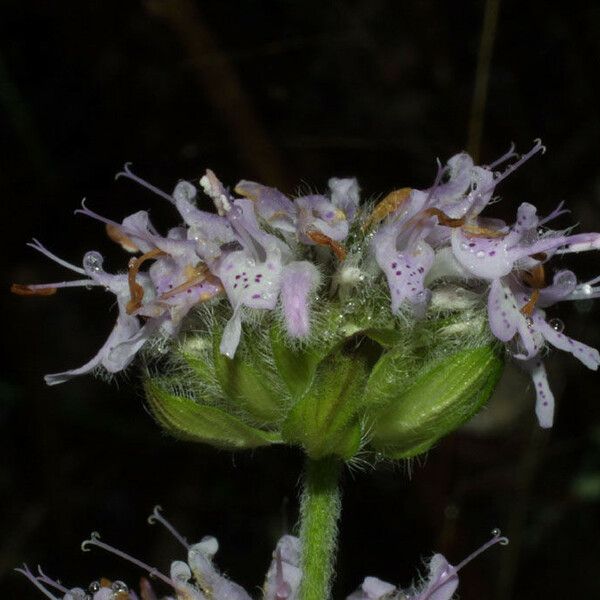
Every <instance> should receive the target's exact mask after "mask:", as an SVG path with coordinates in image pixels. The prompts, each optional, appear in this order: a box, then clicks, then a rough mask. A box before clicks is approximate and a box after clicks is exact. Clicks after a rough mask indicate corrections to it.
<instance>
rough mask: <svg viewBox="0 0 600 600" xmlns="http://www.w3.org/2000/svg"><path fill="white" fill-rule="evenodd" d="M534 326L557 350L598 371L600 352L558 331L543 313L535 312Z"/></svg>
mask: <svg viewBox="0 0 600 600" xmlns="http://www.w3.org/2000/svg"><path fill="white" fill-rule="evenodd" d="M533 326H534V327H535V329H536V330H537V331H538V332H539V333H541V334H542V335H543V336H544V338H545V339H546V340H547V341H548V342H550V343H551V344H552V345H553V346H554V347H555V348H558V349H559V350H564V351H565V352H569V353H570V354H572V355H573V356H574V357H575V358H577V359H579V360H580V361H581V362H582V363H583V364H584V365H585V366H586V367H587V368H588V369H592V370H593V371H596V370H597V369H598V366H599V365H600V354H599V353H598V350H596V349H595V348H592V347H591V346H588V345H586V344H582V343H581V342H578V341H576V340H573V339H572V338H570V337H568V336H567V335H565V334H564V333H562V332H561V331H558V330H556V329H554V327H552V325H550V324H549V323H548V322H546V320H545V318H544V316H543V313H542V311H535V313H534V315H533Z"/></svg>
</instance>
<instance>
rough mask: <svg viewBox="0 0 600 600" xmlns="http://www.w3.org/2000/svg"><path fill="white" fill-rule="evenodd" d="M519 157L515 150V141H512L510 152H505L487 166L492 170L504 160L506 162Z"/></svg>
mask: <svg viewBox="0 0 600 600" xmlns="http://www.w3.org/2000/svg"><path fill="white" fill-rule="evenodd" d="M518 157H519V155H518V154H517V153H516V152H515V143H514V142H511V143H510V148H509V150H508V152H506V153H505V154H503V155H502V156H501V157H500V158H498V159H496V160H495V161H494V162H493V163H491V164H489V165H487V168H488V169H489V170H490V171H492V170H493V169H495V168H496V167H497V166H498V165H501V164H502V163H503V162H506V161H507V160H510V159H511V158H518Z"/></svg>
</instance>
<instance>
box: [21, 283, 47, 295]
mask: <svg viewBox="0 0 600 600" xmlns="http://www.w3.org/2000/svg"><path fill="white" fill-rule="evenodd" d="M10 291H11V292H12V293H13V294H16V295H17V296H52V295H53V294H56V288H55V287H37V286H34V285H25V284H22V283H13V284H12V285H11V286H10Z"/></svg>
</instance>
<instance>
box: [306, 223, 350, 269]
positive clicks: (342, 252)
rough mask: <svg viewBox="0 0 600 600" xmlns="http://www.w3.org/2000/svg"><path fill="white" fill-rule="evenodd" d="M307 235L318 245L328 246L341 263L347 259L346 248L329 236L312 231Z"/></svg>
mask: <svg viewBox="0 0 600 600" xmlns="http://www.w3.org/2000/svg"><path fill="white" fill-rule="evenodd" d="M306 235H308V237H309V238H310V239H311V240H312V241H313V242H314V243H315V244H317V245H319V246H327V247H328V248H329V249H331V251H332V252H333V253H334V254H335V255H336V256H337V258H338V260H339V261H340V262H341V261H343V260H344V259H345V258H346V248H344V246H342V244H340V243H338V242H336V241H335V240H332V239H331V238H330V237H329V236H328V235H325V234H324V233H321V232H320V231H316V230H314V229H313V230H312V231H309V232H308V233H307V234H306Z"/></svg>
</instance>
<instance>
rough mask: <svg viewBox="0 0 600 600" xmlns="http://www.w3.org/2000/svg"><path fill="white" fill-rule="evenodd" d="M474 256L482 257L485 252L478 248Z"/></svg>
mask: <svg viewBox="0 0 600 600" xmlns="http://www.w3.org/2000/svg"><path fill="white" fill-rule="evenodd" d="M475 256H476V257H477V258H483V257H484V256H485V252H484V251H483V250H479V251H478V252H477V253H476V254H475Z"/></svg>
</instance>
